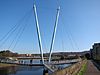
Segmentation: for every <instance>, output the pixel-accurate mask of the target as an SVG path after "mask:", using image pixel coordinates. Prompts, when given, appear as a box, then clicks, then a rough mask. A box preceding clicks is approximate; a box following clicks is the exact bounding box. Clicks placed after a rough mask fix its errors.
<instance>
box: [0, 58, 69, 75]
mask: <svg viewBox="0 0 100 75" xmlns="http://www.w3.org/2000/svg"><path fill="white" fill-rule="evenodd" d="M20 61H23V63H24V62H25V63H26V64H27V63H29V61H30V60H20ZM32 63H33V64H34V63H40V60H34V61H33V62H32ZM69 65H71V64H63V65H57V66H60V67H62V68H65V67H68V66H69ZM43 70H44V67H43V66H15V67H9V68H6V69H1V70H0V75H43Z"/></svg>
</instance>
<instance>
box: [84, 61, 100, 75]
mask: <svg viewBox="0 0 100 75" xmlns="http://www.w3.org/2000/svg"><path fill="white" fill-rule="evenodd" d="M84 75H100V71H99V70H98V69H97V68H96V67H95V65H94V64H93V63H92V61H91V60H88V62H87V69H86V72H85V73H84Z"/></svg>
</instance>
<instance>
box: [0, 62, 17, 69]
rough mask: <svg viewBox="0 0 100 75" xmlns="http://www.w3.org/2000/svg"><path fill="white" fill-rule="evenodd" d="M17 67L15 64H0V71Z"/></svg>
mask: <svg viewBox="0 0 100 75" xmlns="http://www.w3.org/2000/svg"><path fill="white" fill-rule="evenodd" d="M13 66H17V65H15V64H7V63H0V69H3V68H7V67H13Z"/></svg>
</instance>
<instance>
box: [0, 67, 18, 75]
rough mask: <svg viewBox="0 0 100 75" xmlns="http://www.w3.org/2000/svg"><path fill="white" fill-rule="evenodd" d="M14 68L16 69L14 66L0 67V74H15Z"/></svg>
mask: <svg viewBox="0 0 100 75" xmlns="http://www.w3.org/2000/svg"><path fill="white" fill-rule="evenodd" d="M16 70H17V69H16V67H10V68H8V67H7V68H2V69H0V75H9V74H10V73H13V74H15V73H16Z"/></svg>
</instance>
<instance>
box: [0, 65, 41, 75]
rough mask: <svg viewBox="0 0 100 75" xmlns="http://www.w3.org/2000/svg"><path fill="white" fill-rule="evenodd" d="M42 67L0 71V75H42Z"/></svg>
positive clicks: (17, 67) (14, 68)
mask: <svg viewBox="0 0 100 75" xmlns="http://www.w3.org/2000/svg"><path fill="white" fill-rule="evenodd" d="M42 72H43V67H40V66H38V67H37V66H16V67H10V68H4V69H0V75H42V74H43V73H42Z"/></svg>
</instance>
